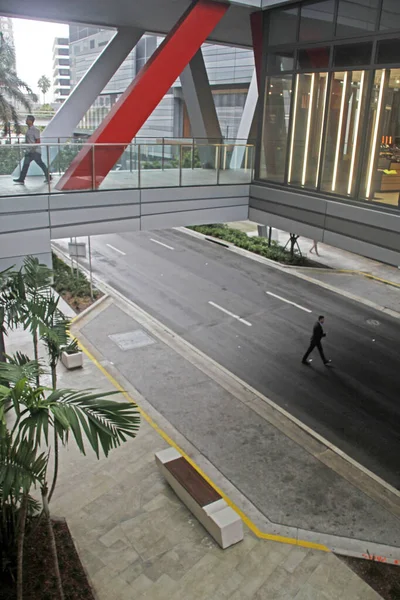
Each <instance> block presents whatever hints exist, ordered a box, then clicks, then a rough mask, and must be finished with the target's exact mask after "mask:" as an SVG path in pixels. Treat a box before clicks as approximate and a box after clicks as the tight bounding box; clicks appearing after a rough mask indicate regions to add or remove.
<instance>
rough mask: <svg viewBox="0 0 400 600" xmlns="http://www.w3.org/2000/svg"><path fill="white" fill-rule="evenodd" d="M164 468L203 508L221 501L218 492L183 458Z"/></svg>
mask: <svg viewBox="0 0 400 600" xmlns="http://www.w3.org/2000/svg"><path fill="white" fill-rule="evenodd" d="M164 466H165V468H166V469H167V470H168V471H169V472H170V473H171V474H172V475H173V476H174V478H175V479H176V481H178V483H180V484H181V486H182V487H183V488H185V490H186V491H187V492H188V494H190V495H191V497H192V498H193V499H194V500H195V501H196V502H197V504H199V505H200V506H201V507H203V506H207V504H211V502H216V501H217V500H220V499H221V496H220V495H219V494H218V492H216V491H215V490H214V488H213V487H211V485H210V484H209V483H208V482H207V481H206V480H205V479H203V477H202V476H201V475H200V473H198V472H197V471H196V469H194V468H193V467H192V465H191V464H190V463H188V461H187V460H186V458H184V457H183V456H181V457H180V458H176V459H175V460H171V461H169V462H167V463H165V464H164Z"/></svg>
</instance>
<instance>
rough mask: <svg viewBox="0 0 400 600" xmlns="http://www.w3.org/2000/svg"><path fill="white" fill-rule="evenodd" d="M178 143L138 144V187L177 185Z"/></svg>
mask: <svg viewBox="0 0 400 600" xmlns="http://www.w3.org/2000/svg"><path fill="white" fill-rule="evenodd" d="M179 148H180V147H179V145H176V144H153V145H144V144H139V149H140V187H142V188H148V187H160V188H163V187H177V186H179Z"/></svg>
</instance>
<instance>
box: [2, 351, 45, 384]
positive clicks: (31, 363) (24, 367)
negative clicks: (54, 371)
mask: <svg viewBox="0 0 400 600" xmlns="http://www.w3.org/2000/svg"><path fill="white" fill-rule="evenodd" d="M6 358H7V361H8V362H6V363H0V383H2V384H11V385H15V384H16V383H17V382H18V381H21V380H26V381H27V382H28V383H30V384H32V385H34V384H35V381H36V377H37V376H38V375H39V377H40V375H44V374H45V373H47V371H46V370H45V369H44V368H43V366H42V365H41V363H40V362H38V361H36V360H31V359H30V358H29V356H27V355H26V354H23V353H22V352H17V353H16V354H13V355H11V356H8V355H6Z"/></svg>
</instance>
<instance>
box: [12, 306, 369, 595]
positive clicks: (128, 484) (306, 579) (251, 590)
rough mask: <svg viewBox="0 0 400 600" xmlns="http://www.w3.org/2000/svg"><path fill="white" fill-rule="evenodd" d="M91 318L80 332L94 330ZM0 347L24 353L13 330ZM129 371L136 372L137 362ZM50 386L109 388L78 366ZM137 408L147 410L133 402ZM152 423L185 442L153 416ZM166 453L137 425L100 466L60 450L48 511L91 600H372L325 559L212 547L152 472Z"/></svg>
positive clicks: (256, 545)
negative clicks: (63, 526) (83, 572)
mask: <svg viewBox="0 0 400 600" xmlns="http://www.w3.org/2000/svg"><path fill="white" fill-rule="evenodd" d="M105 306H106V305H103V307H101V311H103V309H104V308H105ZM99 314H100V315H101V312H100V313H96V312H94V313H91V316H89V315H88V318H87V320H85V321H82V323H81V325H84V323H85V322H86V323H88V322H90V321H92V322H97V323H99V321H97V319H98V316H99ZM103 316H104V313H103ZM81 325H79V326H81ZM7 342H8V346H7V350H8V352H12V351H15V350H17V349H18V350H21V351H23V352H28V353H32V352H31V341H30V338H29V336H27V335H26V334H25V333H23V332H15V333H12V334H11V335H10V337H9V338H8V340H7ZM98 358H99V359H100V360H101V363H102V364H103V365H106V366H107V368H108V369H112V367H113V366H112V365H111V364H110V362H109V360H107V359H105V358H104V357H101V355H100V354H99V355H98ZM108 358H109V359H110V357H108ZM133 364H134V368H133V369H132V371H134V372H135V373H139V371H140V368H141V367H140V365H141V364H142V363H139V362H138V361H135V362H134V363H133ZM171 376H172V374H171ZM59 383H60V387H72V388H77V389H85V388H96V389H100V390H102V391H105V390H108V389H110V390H111V389H113V386H112V385H111V383H110V382H109V380H108V379H107V378H106V377H105V375H104V374H103V373H102V372H100V371H99V369H98V368H97V367H96V365H95V364H94V363H93V362H92V361H91V360H89V359H88V358H86V359H85V365H84V369H83V370H81V371H73V372H67V371H66V370H65V369H64V368H63V366H62V365H60V367H59ZM138 400H139V402H140V404H141V406H142V407H144V408H150V409H151V407H149V405H148V403H147V402H146V400H145V399H144V398H143V397H141V396H140V394H138ZM153 412H154V411H153ZM159 424H160V425H161V426H162V427H164V429H167V430H168V432H169V433H170V434H175V435H176V437H175V439H176V440H177V441H178V442H179V443H181V442H182V443H184V442H185V440H184V439H183V438H182V436H180V435H179V433H178V432H177V431H174V429H173V428H170V427H169V428H168V423H167V422H166V421H165V420H164V419H162V418H161V417H160V420H159ZM166 445H167V444H166V442H165V441H164V439H162V437H161V436H160V435H159V433H157V431H156V429H155V428H154V427H152V426H151V425H150V424H148V423H147V422H146V420H145V419H143V420H142V425H141V429H140V432H139V435H138V437H137V439H136V440H131V441H129V442H127V443H126V444H125V445H124V446H122V447H121V448H119V449H117V450H114V451H113V452H112V453H111V455H110V457H109V458H108V459H101V460H99V461H97V460H96V459H95V458H94V456H93V455H92V454H91V453H90V452H88V456H87V457H83V456H81V455H80V454H79V453H78V451H77V449H76V447H75V446H74V444H72V443H71V444H70V446H69V448H68V450H63V451H62V452H61V468H60V476H59V483H58V487H57V490H56V494H55V497H54V500H53V503H52V510H53V514H55V515H60V516H65V517H66V518H67V519H68V524H69V526H70V529H71V531H72V534H73V536H74V539H75V542H76V544H77V547H78V549H79V553H80V556H81V559H82V561H83V564H84V566H85V568H86V569H87V572H88V574H89V577H90V580H91V582H92V584H93V586H94V589H95V592H96V596H97V598H98V600H132V598H135V600H145V599H146V600H147V599H148V600H189V599H190V600H222V599H227V598H229V599H230V600H250V599H251V600H269V599H270V600H289V599H296V600H306V599H307V600H379V596H378V594H376V593H375V592H374V591H373V590H371V589H370V588H369V586H367V585H366V584H365V583H364V582H363V581H362V580H361V579H359V578H358V577H357V575H355V574H354V573H353V572H352V571H351V570H350V569H349V568H348V567H347V566H346V565H345V564H344V563H343V562H341V561H340V560H339V559H338V558H337V557H336V556H335V555H334V554H331V553H326V552H321V551H316V550H312V549H307V548H302V547H299V546H293V545H290V544H282V543H277V542H273V541H268V540H260V539H258V538H257V537H256V536H255V535H253V533H251V532H250V531H249V530H248V529H246V532H245V539H244V541H243V542H242V543H240V544H238V545H236V546H234V547H232V548H229V549H228V550H225V551H222V550H221V549H219V547H217V546H216V544H215V543H214V542H213V541H212V540H211V539H210V537H209V536H208V534H206V532H205V531H204V530H203V528H202V527H201V526H200V525H199V524H198V522H197V521H196V519H194V518H193V517H192V515H191V514H190V513H189V512H188V511H187V510H186V508H185V507H183V506H182V504H181V502H180V501H179V500H178V499H177V498H176V496H175V495H174V493H173V492H172V490H171V489H170V488H169V487H168V485H166V483H165V481H164V480H163V479H162V478H161V477H160V475H159V474H158V471H157V469H156V466H155V463H154V453H155V452H157V451H158V450H161V449H163V448H165V447H166ZM186 445H187V442H186ZM195 458H196V460H197V462H198V463H200V464H202V458H201V456H200V455H196V456H195Z"/></svg>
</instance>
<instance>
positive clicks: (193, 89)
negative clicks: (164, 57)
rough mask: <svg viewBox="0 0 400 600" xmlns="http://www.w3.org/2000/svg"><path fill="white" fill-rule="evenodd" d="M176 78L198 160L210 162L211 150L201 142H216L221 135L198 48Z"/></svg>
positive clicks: (212, 158) (204, 66)
mask: <svg viewBox="0 0 400 600" xmlns="http://www.w3.org/2000/svg"><path fill="white" fill-rule="evenodd" d="M180 80H181V85H182V93H183V98H184V100H185V103H186V107H187V111H188V114H189V120H190V126H191V129H192V136H193V137H194V138H195V139H196V141H197V143H198V145H199V155H200V159H201V162H202V163H203V164H206V163H207V162H210V163H211V164H213V161H214V156H215V151H214V149H213V148H210V147H204V144H207V143H210V144H212V143H220V142H221V141H222V135H221V128H220V125H219V121H218V115H217V111H216V109H215V104H214V99H213V96H212V92H211V87H210V82H209V81H208V75H207V70H206V65H205V63H204V58H203V53H202V51H201V48H200V50H198V51H197V52H196V54H195V55H194V57H193V58H192V60H191V61H190V63H189V64H188V66H187V67H186V68H185V69H184V70H183V71H182V73H181V75H180ZM201 138H203V139H201ZM202 145H203V148H202Z"/></svg>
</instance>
